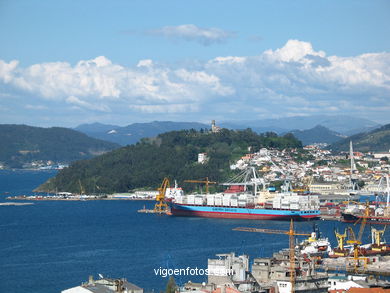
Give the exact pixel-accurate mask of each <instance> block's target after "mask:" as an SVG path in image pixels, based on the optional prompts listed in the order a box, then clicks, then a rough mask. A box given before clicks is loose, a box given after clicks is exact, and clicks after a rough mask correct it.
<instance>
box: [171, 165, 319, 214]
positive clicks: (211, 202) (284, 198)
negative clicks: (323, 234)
mask: <svg viewBox="0 0 390 293" xmlns="http://www.w3.org/2000/svg"><path fill="white" fill-rule="evenodd" d="M250 175H252V177H250ZM242 177H243V178H244V181H243V182H228V183H223V185H228V188H227V189H226V190H225V192H222V193H216V194H205V195H202V194H189V195H184V194H183V193H182V192H179V193H177V194H175V196H172V197H171V199H170V214H171V215H173V216H192V217H208V218H229V219H230V218H231V219H253V220H290V219H294V220H298V221H299V220H312V219H317V218H318V217H319V216H320V211H319V199H318V196H317V195H298V194H297V193H294V192H292V191H291V184H290V183H289V182H285V184H284V186H283V188H282V192H279V193H277V192H270V191H269V190H268V189H266V188H265V182H264V181H263V180H262V179H261V178H258V177H257V175H256V172H255V170H254V169H249V170H246V171H245V172H243V174H242ZM261 187H262V189H261Z"/></svg>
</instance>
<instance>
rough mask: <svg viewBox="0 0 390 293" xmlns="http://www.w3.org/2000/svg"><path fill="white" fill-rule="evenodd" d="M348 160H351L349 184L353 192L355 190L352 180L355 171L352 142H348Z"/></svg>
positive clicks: (353, 180) (353, 179)
mask: <svg viewBox="0 0 390 293" xmlns="http://www.w3.org/2000/svg"><path fill="white" fill-rule="evenodd" d="M349 158H350V160H351V169H350V172H349V184H350V186H351V189H352V190H353V191H354V190H355V188H356V180H355V178H354V171H355V170H356V164H355V159H354V156H353V147H352V140H350V141H349Z"/></svg>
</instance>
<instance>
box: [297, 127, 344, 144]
mask: <svg viewBox="0 0 390 293" xmlns="http://www.w3.org/2000/svg"><path fill="white" fill-rule="evenodd" d="M290 133H292V134H293V135H294V136H295V137H296V138H297V139H299V140H300V141H301V142H302V144H303V145H309V144H313V143H327V144H332V143H334V142H336V141H340V140H342V139H344V138H345V137H346V136H345V135H342V134H340V133H337V132H336V131H332V130H330V129H328V128H326V127H324V126H322V125H317V126H315V127H313V128H311V129H307V130H293V131H290Z"/></svg>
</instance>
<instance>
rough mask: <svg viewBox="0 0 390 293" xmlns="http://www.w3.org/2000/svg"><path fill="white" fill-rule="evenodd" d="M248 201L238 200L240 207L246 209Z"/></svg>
mask: <svg viewBox="0 0 390 293" xmlns="http://www.w3.org/2000/svg"><path fill="white" fill-rule="evenodd" d="M246 203H247V202H246V200H242V199H239V200H238V206H239V207H245V206H246Z"/></svg>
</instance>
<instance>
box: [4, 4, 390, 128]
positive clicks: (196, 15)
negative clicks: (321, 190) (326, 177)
mask: <svg viewBox="0 0 390 293" xmlns="http://www.w3.org/2000/svg"><path fill="white" fill-rule="evenodd" d="M389 16H390V2H388V1H356V0H354V1H333V0H330V1H280V0H276V1H259V0H258V1H200V0H198V1H169V0H168V1H145V0H144V1H99V0H94V1H86V0H85V1H63V0H57V1H45V0H39V1H37V0H26V1H23V0H20V1H11V0H2V1H0V43H1V46H0V123H25V124H30V125H41V126H52V125H59V126H76V125H77V124H80V123H88V122H95V121H100V122H103V123H113V124H119V125H126V124H130V123H133V122H144V121H151V120H174V121H202V122H208V121H209V120H211V119H217V120H241V119H242V120H255V119H264V118H278V117H285V116H296V115H316V114H330V115H337V114H348V115H355V116H359V117H364V118H368V119H371V120H374V121H376V122H380V123H389V122H390V119H389V118H388V117H389V113H390V52H389V47H390V38H389V37H388V36H390V17H389Z"/></svg>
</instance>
